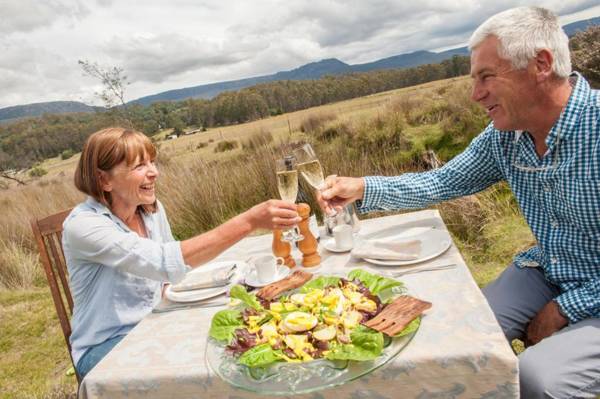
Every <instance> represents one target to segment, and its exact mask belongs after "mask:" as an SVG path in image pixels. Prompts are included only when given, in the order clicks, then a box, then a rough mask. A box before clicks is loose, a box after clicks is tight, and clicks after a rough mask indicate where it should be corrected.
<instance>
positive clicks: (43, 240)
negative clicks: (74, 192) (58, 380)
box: [31, 209, 79, 382]
mask: <svg viewBox="0 0 600 399" xmlns="http://www.w3.org/2000/svg"><path fill="white" fill-rule="evenodd" d="M70 212H71V209H68V210H66V211H62V212H59V213H57V214H54V215H51V216H48V217H45V218H42V219H33V220H32V221H31V229H32V230H33V236H34V237H35V241H36V242H37V245H38V249H39V251H40V260H41V261H42V266H44V271H45V272H46V278H47V279H48V286H49V287H50V293H51V294H52V299H53V301H54V307H55V308H56V313H57V314H58V320H59V321H60V326H61V328H62V332H63V335H64V337H65V342H66V344H67V348H68V350H69V357H70V358H71V363H72V362H73V357H72V356H71V343H70V341H69V337H70V336H71V323H70V322H69V320H70V318H71V316H72V315H73V297H72V296H71V289H70V288H69V275H68V272H67V263H66V262H65V254H64V252H63V248H62V231H63V227H62V225H63V222H64V220H65V219H66V217H67V216H68V215H69V213H70ZM73 366H74V365H73ZM75 374H76V376H77V381H78V382H79V374H78V373H77V372H75Z"/></svg>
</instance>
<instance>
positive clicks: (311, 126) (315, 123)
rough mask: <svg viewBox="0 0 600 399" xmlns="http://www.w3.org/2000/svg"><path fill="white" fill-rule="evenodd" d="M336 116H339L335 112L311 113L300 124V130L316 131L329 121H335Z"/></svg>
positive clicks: (306, 131) (305, 131) (303, 131)
mask: <svg viewBox="0 0 600 399" xmlns="http://www.w3.org/2000/svg"><path fill="white" fill-rule="evenodd" d="M336 118H337V116H335V115H334V114H324V113H321V114H311V115H309V116H308V118H306V119H304V120H303V121H302V123H301V124H300V131H301V132H302V133H315V132H317V131H319V130H320V129H321V128H322V127H323V126H324V125H325V124H326V123H327V122H330V121H333V120H335V119H336Z"/></svg>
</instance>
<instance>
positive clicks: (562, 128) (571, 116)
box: [546, 72, 591, 148]
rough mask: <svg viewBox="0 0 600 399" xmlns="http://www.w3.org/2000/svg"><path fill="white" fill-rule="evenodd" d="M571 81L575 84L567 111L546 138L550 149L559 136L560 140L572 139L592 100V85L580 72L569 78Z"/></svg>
mask: <svg viewBox="0 0 600 399" xmlns="http://www.w3.org/2000/svg"><path fill="white" fill-rule="evenodd" d="M569 80H570V81H573V80H574V81H575V84H574V85H573V90H572V91H571V95H570V96H569V100H568V101H567V105H566V107H565V109H564V110H563V112H562V113H561V114H560V117H559V118H558V120H557V121H556V122H555V123H554V125H553V126H552V129H550V132H549V133H548V137H546V145H547V146H548V148H552V146H553V145H554V144H555V143H556V140H557V137H558V136H559V135H560V140H568V139H569V138H571V136H572V135H573V132H575V131H576V129H575V127H576V126H577V124H578V123H579V119H580V117H581V114H582V112H583V110H584V108H585V106H586V105H587V103H588V101H589V98H590V94H591V88H590V85H589V83H588V82H587V81H586V80H585V78H584V77H583V76H581V74H579V72H573V73H572V74H571V76H570V77H569Z"/></svg>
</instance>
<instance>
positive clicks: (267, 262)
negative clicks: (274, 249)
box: [250, 254, 285, 283]
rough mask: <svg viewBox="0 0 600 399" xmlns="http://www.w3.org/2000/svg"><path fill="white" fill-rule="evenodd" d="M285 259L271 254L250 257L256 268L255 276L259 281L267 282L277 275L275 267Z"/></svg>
mask: <svg viewBox="0 0 600 399" xmlns="http://www.w3.org/2000/svg"><path fill="white" fill-rule="evenodd" d="M284 262H285V260H284V259H283V258H281V257H277V256H274V255H271V254H266V255H258V256H255V257H253V258H252V259H251V262H250V263H252V265H253V266H254V269H255V270H256V278H257V279H258V281H259V282H261V283H268V282H271V281H273V280H274V279H275V277H276V276H277V268H278V267H279V266H281V265H283V264H284Z"/></svg>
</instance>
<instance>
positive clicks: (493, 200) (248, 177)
mask: <svg viewBox="0 0 600 399" xmlns="http://www.w3.org/2000/svg"><path fill="white" fill-rule="evenodd" d="M468 92H469V88H468V79H467V78H457V79H452V80H447V81H439V82H431V83H428V84H425V85H421V86H416V87H411V88H405V89H401V90H395V91H391V92H386V93H380V94H377V95H372V96H368V97H363V98H358V99H354V100H350V101H344V102H339V103H335V104H329V105H325V106H321V107H318V108H312V109H308V110H303V111H298V112H294V113H290V114H284V115H279V116H276V117H272V118H268V119H264V120H260V121H255V122H251V123H246V124H241V125H236V126H227V127H222V128H215V129H210V130H208V131H206V132H202V133H197V134H194V135H190V136H182V137H180V138H178V139H176V140H170V141H159V143H160V144H159V145H160V150H159V151H160V156H159V161H160V169H161V173H162V176H161V178H160V182H159V185H158V192H159V198H160V199H161V201H162V202H163V203H164V204H165V207H166V209H167V213H168V215H169V218H170V221H171V226H172V228H173V232H174V234H175V236H176V237H178V238H180V239H184V238H187V237H190V236H191V235H194V234H198V233H200V232H202V231H206V230H207V229H209V228H211V227H214V226H216V225H218V224H219V223H222V222H223V221H224V220H226V219H228V218H229V217H231V216H233V215H235V214H237V213H239V212H240V211H242V210H245V209H247V208H248V207H250V206H252V205H253V204H256V203H258V202H260V201H262V200H265V199H267V198H270V197H275V196H277V192H276V188H275V187H276V186H275V180H274V179H275V177H274V174H273V159H274V158H276V157H279V156H281V155H282V154H283V153H285V152H286V151H288V150H289V148H290V146H291V145H292V144H293V143H296V142H298V141H308V142H311V143H312V144H313V145H314V146H315V148H316V150H317V152H318V154H319V155H320V158H321V161H322V164H323V167H324V169H325V171H326V173H328V174H330V173H338V174H343V175H353V176H362V175H368V174H383V175H394V174H399V173H403V172H405V171H420V170H424V169H426V168H427V165H426V163H424V162H423V160H422V157H421V155H422V153H423V151H424V150H434V151H436V153H437V154H438V155H439V156H440V158H441V160H442V161H447V160H448V159H450V158H451V157H452V156H454V155H455V154H456V153H457V152H459V151H460V150H461V149H462V148H464V146H466V145H467V144H468V142H469V141H470V139H471V138H472V137H473V136H474V135H475V134H476V133H477V132H478V131H480V130H481V127H482V126H483V125H485V123H486V121H485V118H484V117H483V116H482V115H483V112H482V111H481V110H480V109H478V108H477V107H474V106H473V105H472V104H471V103H470V100H469V98H468ZM166 133H167V132H162V135H163V136H164V135H165V134H166ZM251 140H254V141H253V142H251ZM233 141H236V142H238V146H237V148H235V149H233V150H229V151H222V152H215V149H216V148H217V146H218V145H219V143H223V142H233ZM201 143H203V144H201ZM76 162H77V156H73V157H72V158H70V159H68V160H64V161H62V160H59V159H51V160H47V161H46V162H44V163H43V164H42V166H43V167H44V168H45V169H47V170H48V172H49V173H48V174H47V175H46V176H43V177H41V178H38V179H35V180H31V179H29V184H28V185H27V186H14V185H13V186H11V187H10V189H8V190H0V205H1V206H2V209H3V224H2V226H0V320H1V322H0V349H1V351H2V357H1V359H0V397H1V398H12V397H64V396H68V395H69V394H73V393H74V391H75V387H76V383H75V378H74V377H72V376H66V372H67V370H68V369H69V368H70V364H69V358H68V354H67V352H66V346H65V344H64V340H63V338H62V334H61V332H60V328H59V324H58V320H57V317H56V315H55V311H54V306H53V304H52V301H51V298H50V294H49V291H48V289H47V287H45V282H44V280H45V279H44V277H43V275H42V272H41V267H40V266H39V264H38V261H37V258H36V249H35V246H34V243H33V241H32V237H31V233H30V230H29V225H28V223H27V221H28V220H29V219H30V218H31V217H41V216H46V215H49V214H52V213H55V212H58V211H60V210H63V209H67V208H69V207H72V206H74V205H75V204H76V203H78V202H79V201H81V200H82V198H83V196H82V195H81V194H80V193H78V192H77V191H76V190H75V189H74V187H73V185H72V182H71V180H72V173H73V170H74V168H75V164H76ZM438 209H440V212H441V213H442V216H443V218H444V220H445V222H446V224H447V225H448V227H449V229H450V231H451V233H452V235H453V238H454V240H455V242H456V244H457V245H458V246H459V248H460V249H461V252H462V254H463V256H464V257H465V259H466V261H467V264H468V265H469V267H470V269H471V271H472V273H473V276H474V277H475V280H476V281H477V283H478V284H479V285H480V286H483V285H485V284H487V283H488V282H489V281H490V280H492V279H493V278H494V277H495V276H496V275H497V274H498V273H499V272H500V271H501V270H502V269H503V268H504V267H505V266H506V265H507V264H508V263H509V262H510V260H511V258H512V256H513V255H514V253H515V252H517V251H518V250H520V249H523V248H526V247H528V246H530V245H531V244H532V243H533V239H532V236H531V233H530V231H529V228H528V227H527V225H526V224H525V222H524V221H523V219H522V217H521V215H520V212H519V209H518V207H517V206H516V204H515V201H514V198H513V197H512V195H511V194H510V192H509V190H508V189H507V187H506V186H504V185H499V186H496V187H494V188H492V189H489V190H487V191H485V192H483V193H480V194H477V195H475V196H471V197H467V198H463V199H457V200H454V201H450V202H447V203H444V204H441V205H439V206H438ZM509 233H510V234H509ZM509 237H510V238H509Z"/></svg>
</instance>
